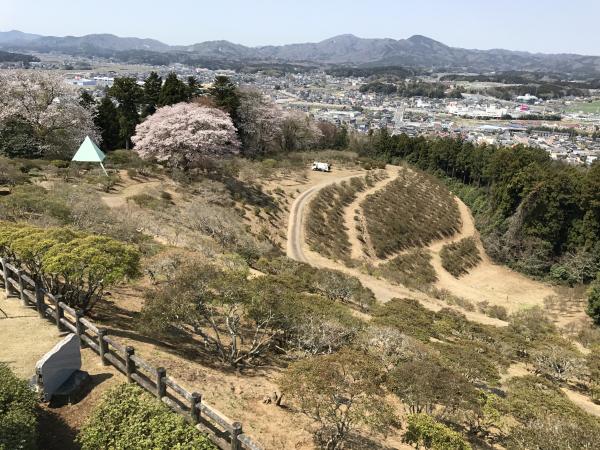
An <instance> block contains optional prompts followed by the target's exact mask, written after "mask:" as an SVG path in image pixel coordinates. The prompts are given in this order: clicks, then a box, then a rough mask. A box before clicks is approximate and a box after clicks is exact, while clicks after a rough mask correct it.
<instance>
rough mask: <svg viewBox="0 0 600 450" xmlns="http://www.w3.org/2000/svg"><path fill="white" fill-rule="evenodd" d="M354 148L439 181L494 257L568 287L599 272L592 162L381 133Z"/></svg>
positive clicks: (599, 172) (597, 176)
mask: <svg viewBox="0 0 600 450" xmlns="http://www.w3.org/2000/svg"><path fill="white" fill-rule="evenodd" d="M361 153H362V154H363V155H364V156H371V157H377V158H383V159H385V160H386V161H389V162H395V161H399V160H406V161H408V162H409V163H411V164H414V165H415V166H417V167H419V168H420V169H423V170H427V171H430V172H434V173H436V174H438V175H440V176H441V177H444V178H446V179H447V181H448V183H449V184H450V186H451V187H452V189H453V190H454V191H455V192H456V193H457V194H458V195H459V196H460V197H462V199H463V200H464V201H465V202H466V203H468V204H469V206H470V207H471V209H472V210H473V213H474V214H475V215H476V219H477V221H478V226H479V228H480V231H481V232H482V234H483V238H484V244H485V246H486V249H487V251H488V252H489V254H490V255H491V256H492V257H493V258H495V259H496V260H497V261H500V262H503V263H506V264H508V265H510V266H511V267H513V268H515V269H518V270H520V271H522V272H524V273H527V274H529V275H533V276H538V277H550V278H552V279H554V280H557V281H563V282H567V283H570V284H574V283H589V282H590V281H591V280H593V279H594V277H595V276H596V273H597V272H598V271H599V270H600V164H595V165H593V166H592V167H590V168H581V167H572V166H568V165H566V164H562V163H560V162H555V161H552V160H551V159H550V157H549V156H548V154H547V153H546V152H545V151H543V150H540V149H534V148H528V147H522V146H518V147H514V148H496V147H486V146H475V145H473V144H471V143H468V142H463V141H462V140H459V139H426V138H421V137H420V138H410V137H408V136H406V135H399V136H390V135H389V134H388V133H387V132H386V131H381V132H378V133H376V134H374V135H372V136H370V138H369V144H368V145H364V146H363V148H362V150H361Z"/></svg>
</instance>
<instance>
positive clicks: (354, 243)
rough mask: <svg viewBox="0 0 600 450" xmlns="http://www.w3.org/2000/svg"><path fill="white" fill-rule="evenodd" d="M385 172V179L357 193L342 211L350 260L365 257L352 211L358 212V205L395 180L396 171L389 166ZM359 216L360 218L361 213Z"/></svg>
mask: <svg viewBox="0 0 600 450" xmlns="http://www.w3.org/2000/svg"><path fill="white" fill-rule="evenodd" d="M386 171H387V174H388V177H387V178H385V179H383V180H381V181H378V182H377V183H375V184H374V185H373V187H371V188H369V189H367V190H366V191H363V192H359V193H358V195H357V196H356V199H355V200H354V201H353V202H352V203H350V205H348V207H347V208H346V210H345V211H344V223H345V225H346V229H347V230H348V241H349V242H350V246H351V252H350V258H352V259H361V258H363V257H364V256H365V252H364V246H363V245H362V243H361V242H360V240H359V239H358V238H359V233H358V230H357V229H356V222H355V220H354V216H355V215H356V214H355V212H354V211H355V210H357V209H358V210H360V209H361V208H360V204H361V203H362V202H363V200H364V199H365V198H367V197H368V196H369V195H371V194H373V193H374V192H377V191H378V190H380V189H383V188H384V187H385V186H387V185H388V183H390V182H391V181H393V180H394V179H395V178H396V175H397V174H398V171H397V170H394V169H392V168H391V167H390V166H388V167H386ZM360 215H361V216H362V213H361V214H360Z"/></svg>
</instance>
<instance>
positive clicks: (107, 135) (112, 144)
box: [94, 95, 121, 151]
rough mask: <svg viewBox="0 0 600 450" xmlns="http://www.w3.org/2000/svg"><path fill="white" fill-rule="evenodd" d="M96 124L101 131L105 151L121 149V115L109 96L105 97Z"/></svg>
mask: <svg viewBox="0 0 600 450" xmlns="http://www.w3.org/2000/svg"><path fill="white" fill-rule="evenodd" d="M94 124H95V125H96V126H97V127H98V128H99V129H100V134H101V136H102V149H103V150H107V151H109V150H115V149H117V148H119V145H120V143H121V127H120V124H119V113H118V111H117V108H116V107H115V105H114V103H113V101H112V100H111V99H110V97H109V96H108V95H106V96H104V98H103V99H102V101H101V102H100V105H99V106H98V112H97V113H96V116H95V117H94Z"/></svg>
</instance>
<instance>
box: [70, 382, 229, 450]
mask: <svg viewBox="0 0 600 450" xmlns="http://www.w3.org/2000/svg"><path fill="white" fill-rule="evenodd" d="M77 440H78V441H79V443H80V444H81V448H82V450H100V449H108V448H112V449H128V448H147V449H165V450H166V449H177V450H213V449H217V447H216V446H215V445H213V444H212V443H211V442H210V440H209V439H208V438H207V437H206V436H204V435H202V434H201V433H200V432H198V431H197V430H196V429H195V428H194V427H192V426H190V425H188V424H187V423H186V422H185V420H184V418H183V417H181V416H178V415H176V414H175V413H173V412H171V411H170V410H169V409H168V408H167V407H166V406H165V405H163V404H162V403H161V402H159V401H158V400H156V399H155V398H153V397H152V396H150V395H149V394H148V393H147V392H145V391H143V390H142V389H141V388H140V387H138V386H135V385H131V384H122V385H120V386H117V387H115V388H113V389H111V390H110V391H108V392H106V393H105V394H104V395H103V397H102V400H101V401H100V403H99V404H98V405H97V406H96V407H95V408H94V410H93V411H92V414H91V417H90V418H89V419H88V420H87V422H86V423H85V424H84V426H83V428H82V429H81V431H80V433H79V436H78V438H77Z"/></svg>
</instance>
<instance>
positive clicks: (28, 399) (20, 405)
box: [0, 363, 37, 450]
mask: <svg viewBox="0 0 600 450" xmlns="http://www.w3.org/2000/svg"><path fill="white" fill-rule="evenodd" d="M36 406H37V401H36V396H35V393H34V392H33V391H32V390H31V389H30V388H29V386H28V385H27V382H26V381H24V380H21V379H19V378H17V377H16V376H15V375H14V374H13V373H12V372H11V370H10V369H9V368H8V366H7V365H6V364H3V363H0V450H12V449H22V450H34V449H36V448H37V445H36V441H37V416H36Z"/></svg>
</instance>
